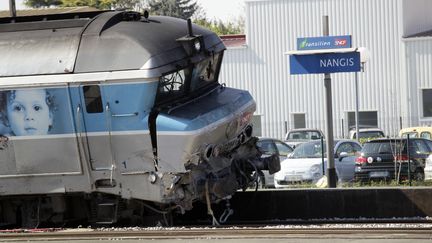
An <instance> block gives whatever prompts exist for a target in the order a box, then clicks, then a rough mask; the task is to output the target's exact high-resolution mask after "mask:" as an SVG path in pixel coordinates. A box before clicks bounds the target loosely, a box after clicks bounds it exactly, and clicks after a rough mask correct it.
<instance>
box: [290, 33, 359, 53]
mask: <svg viewBox="0 0 432 243" xmlns="http://www.w3.org/2000/svg"><path fill="white" fill-rule="evenodd" d="M338 48H351V36H350V35H340V36H321V37H301V38H297V50H299V51H301V50H322V49H338Z"/></svg>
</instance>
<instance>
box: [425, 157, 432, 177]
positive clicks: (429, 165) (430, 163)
mask: <svg viewBox="0 0 432 243" xmlns="http://www.w3.org/2000/svg"><path fill="white" fill-rule="evenodd" d="M424 175H425V180H427V181H429V180H432V154H431V155H429V156H428V157H427V158H426V164H425V168H424Z"/></svg>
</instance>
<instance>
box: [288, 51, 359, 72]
mask: <svg viewBox="0 0 432 243" xmlns="http://www.w3.org/2000/svg"><path fill="white" fill-rule="evenodd" d="M290 70H291V74H314V73H341V72H359V71H360V53H359V52H344V53H322V54H311V55H290Z"/></svg>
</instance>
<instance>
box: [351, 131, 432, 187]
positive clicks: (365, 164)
mask: <svg viewBox="0 0 432 243" xmlns="http://www.w3.org/2000/svg"><path fill="white" fill-rule="evenodd" d="M407 142H408V139H406V138H396V139H395V138H391V139H390V138H389V139H374V140H371V141H369V142H366V143H364V145H363V149H362V150H361V155H360V156H359V157H357V158H356V166H355V175H354V178H355V180H356V181H363V182H364V181H370V180H392V179H397V180H403V179H408V176H409V175H410V176H411V178H412V179H415V180H418V181H422V180H424V167H425V161H426V158H427V157H428V156H429V155H430V154H431V153H432V141H431V140H429V139H423V138H411V139H409V146H408V147H409V150H407V146H406V145H407ZM408 168H409V169H410V170H408Z"/></svg>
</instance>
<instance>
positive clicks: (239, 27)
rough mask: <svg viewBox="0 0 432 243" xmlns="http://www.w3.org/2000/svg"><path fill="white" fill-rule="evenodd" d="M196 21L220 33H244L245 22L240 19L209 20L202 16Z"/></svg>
mask: <svg viewBox="0 0 432 243" xmlns="http://www.w3.org/2000/svg"><path fill="white" fill-rule="evenodd" d="M194 23H195V24H197V25H201V26H203V27H204V28H207V29H209V30H211V31H213V32H215V33H216V34H218V35H232V34H241V33H244V22H243V21H242V19H239V20H238V21H237V23H233V22H227V23H224V22H223V21H222V20H213V21H211V20H208V19H207V18H206V17H200V18H197V19H195V20H194Z"/></svg>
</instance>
